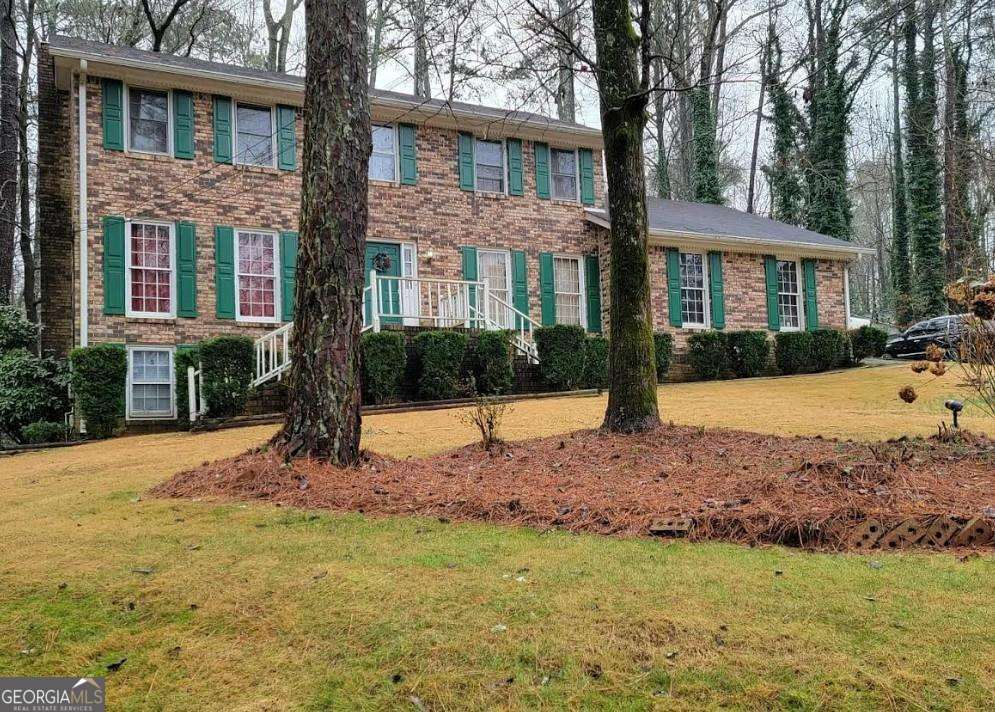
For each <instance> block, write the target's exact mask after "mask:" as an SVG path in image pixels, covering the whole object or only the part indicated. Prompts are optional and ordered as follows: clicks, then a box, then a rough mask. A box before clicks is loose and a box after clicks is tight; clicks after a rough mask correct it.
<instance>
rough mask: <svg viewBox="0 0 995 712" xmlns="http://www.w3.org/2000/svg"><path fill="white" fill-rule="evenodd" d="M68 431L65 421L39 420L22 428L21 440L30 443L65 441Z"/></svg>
mask: <svg viewBox="0 0 995 712" xmlns="http://www.w3.org/2000/svg"><path fill="white" fill-rule="evenodd" d="M68 433H69V431H68V430H67V429H66V424H65V423H56V422H55V421H51V420H39V421H37V422H35V423H29V424H28V425H25V426H24V427H23V428H21V441H22V442H26V443H28V444H30V445H37V444H39V443H59V442H65V440H66V436H67V435H68Z"/></svg>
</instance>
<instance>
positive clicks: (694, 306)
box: [680, 253, 705, 325]
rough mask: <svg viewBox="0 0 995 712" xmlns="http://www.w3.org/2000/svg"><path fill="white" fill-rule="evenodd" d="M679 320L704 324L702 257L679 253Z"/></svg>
mask: <svg viewBox="0 0 995 712" xmlns="http://www.w3.org/2000/svg"><path fill="white" fill-rule="evenodd" d="M680 259H681V320H682V321H683V322H684V323H685V324H701V325H704V323H705V260H704V258H703V257H702V255H697V254H685V253H681V256H680Z"/></svg>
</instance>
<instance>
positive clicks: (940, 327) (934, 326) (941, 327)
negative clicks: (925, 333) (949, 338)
mask: <svg viewBox="0 0 995 712" xmlns="http://www.w3.org/2000/svg"><path fill="white" fill-rule="evenodd" d="M949 321H950V320H949V319H948V318H947V317H945V316H941V317H940V318H938V319H930V320H929V326H928V327H927V328H928V329H929V331H946V330H947V322H949Z"/></svg>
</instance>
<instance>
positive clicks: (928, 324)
mask: <svg viewBox="0 0 995 712" xmlns="http://www.w3.org/2000/svg"><path fill="white" fill-rule="evenodd" d="M962 318H963V317H962V316H938V317H936V318H935V319H927V320H926V321H920V322H919V323H918V324H914V325H912V326H910V327H909V328H908V329H906V330H905V331H904V332H902V333H901V334H896V335H895V336H892V337H891V338H890V339H888V344H887V346H885V353H886V354H888V355H889V356H894V357H895V358H903V357H904V358H912V357H919V356H922V355H923V354H925V353H926V347H927V346H929V345H930V344H936V345H937V346H939V347H940V348H942V349H943V350H944V351H947V352H949V351H951V350H952V349H955V348H957V344H958V343H959V342H960V322H961V319H962Z"/></svg>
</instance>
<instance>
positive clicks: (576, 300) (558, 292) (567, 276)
mask: <svg viewBox="0 0 995 712" xmlns="http://www.w3.org/2000/svg"><path fill="white" fill-rule="evenodd" d="M553 291H554V292H555V306H556V323H558V324H580V323H581V320H580V305H581V299H580V260H578V259H576V258H575V257H554V258H553Z"/></svg>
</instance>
